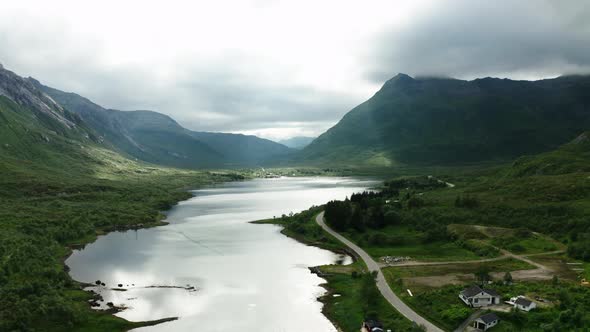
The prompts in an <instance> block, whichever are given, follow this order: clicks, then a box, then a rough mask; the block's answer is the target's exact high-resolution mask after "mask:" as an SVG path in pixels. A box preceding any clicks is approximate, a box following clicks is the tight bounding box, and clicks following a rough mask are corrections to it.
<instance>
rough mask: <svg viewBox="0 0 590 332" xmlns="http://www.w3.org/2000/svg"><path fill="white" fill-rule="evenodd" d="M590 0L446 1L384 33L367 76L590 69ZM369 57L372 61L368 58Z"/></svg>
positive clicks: (516, 74)
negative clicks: (397, 28)
mask: <svg viewBox="0 0 590 332" xmlns="http://www.w3.org/2000/svg"><path fill="white" fill-rule="evenodd" d="M588 17H590V6H588V2H587V1H483V0H453V1H441V2H438V3H437V6H436V8H432V9H431V10H429V12H428V14H427V15H421V16H419V17H416V18H413V19H412V20H411V23H410V24H408V25H405V26H404V27H403V28H402V29H401V30H395V31H393V30H392V31H387V32H385V33H383V34H382V35H380V36H379V37H378V38H377V39H376V42H375V47H374V48H373V49H372V50H371V52H369V57H370V59H371V60H372V63H373V65H372V66H370V67H369V68H368V70H367V76H368V77H369V78H370V79H372V80H374V81H377V82H382V81H384V80H386V79H388V78H390V77H391V76H393V74H395V73H397V72H405V73H409V74H413V75H441V76H453V77H462V78H474V77H481V76H507V77H515V78H519V77H546V76H552V75H559V74H570V73H581V72H584V73H586V72H588V71H589V70H590V56H588V55H589V54H590V20H588ZM367 60H368V59H367Z"/></svg>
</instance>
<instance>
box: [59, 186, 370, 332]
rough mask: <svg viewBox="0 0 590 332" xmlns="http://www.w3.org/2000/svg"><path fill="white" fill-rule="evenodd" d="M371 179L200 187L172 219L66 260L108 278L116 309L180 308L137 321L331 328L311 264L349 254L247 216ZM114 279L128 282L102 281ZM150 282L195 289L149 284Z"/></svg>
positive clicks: (133, 315) (136, 316)
mask: <svg viewBox="0 0 590 332" xmlns="http://www.w3.org/2000/svg"><path fill="white" fill-rule="evenodd" d="M374 184H375V182H372V181H367V180H358V179H350V178H280V179H259V180H253V181H247V182H239V183H229V184H224V185H220V186H216V187H213V188H209V189H202V190H196V191H194V195H195V197H193V198H191V199H189V200H187V201H184V202H181V203H179V204H178V205H177V206H176V207H174V208H173V209H172V210H171V211H170V212H169V214H168V218H167V221H169V222H170V225H168V226H164V227H157V228H152V229H146V230H139V231H129V232H125V233H111V234H109V235H107V236H103V237H100V238H99V239H98V240H97V241H96V242H95V243H93V244H90V245H88V246H87V247H86V248H85V249H84V250H81V251H75V252H74V254H73V255H72V256H71V257H70V258H69V259H68V260H67V262H66V263H67V265H68V266H69V267H70V268H71V272H70V274H71V275H72V277H73V278H74V279H76V280H79V281H85V282H94V281H95V280H97V279H100V280H102V281H103V282H105V283H106V284H107V288H105V289H99V291H100V292H101V294H102V295H103V297H104V298H105V302H108V301H112V302H113V303H114V304H115V305H124V306H127V307H128V309H126V310H124V311H122V312H120V313H119V314H118V316H121V317H123V318H126V319H129V320H132V321H139V320H151V319H158V318H164V317H171V316H179V317H180V319H179V320H178V321H174V322H170V323H166V324H161V325H157V326H154V327H149V328H144V329H140V330H146V331H277V332H278V331H293V332H301V331H318V332H320V331H321V332H324V331H335V329H334V327H333V326H332V324H331V323H330V322H329V321H328V320H327V319H326V318H325V317H324V316H323V315H322V314H321V306H322V305H321V303H319V302H318V301H317V300H316V298H317V297H318V296H320V295H322V294H323V293H324V289H323V288H321V287H320V286H319V285H320V284H321V283H323V282H324V280H323V279H321V278H319V277H317V276H316V275H314V274H311V273H310V272H309V270H308V267H309V266H316V265H323V264H330V263H335V262H337V261H339V260H342V259H343V258H345V259H349V258H348V257H342V256H340V255H337V254H334V253H331V252H329V251H326V250H321V249H318V248H315V247H310V246H306V245H303V244H300V243H298V242H296V241H294V240H292V239H290V238H287V237H286V236H283V235H282V234H280V233H279V232H280V228H279V227H277V226H273V225H254V224H249V223H248V221H252V220H259V219H264V218H271V217H273V216H277V217H278V216H280V215H281V214H283V213H285V214H288V213H289V212H298V211H301V210H304V209H307V208H309V207H310V206H312V205H319V204H323V203H326V202H327V201H329V200H332V199H343V198H344V197H345V196H350V194H351V193H353V192H357V191H361V190H363V189H366V188H368V187H370V186H372V185H374ZM117 284H123V288H126V289H128V290H127V291H124V292H120V291H112V290H109V289H108V288H109V287H117ZM127 285H128V286H127ZM154 285H158V286H184V287H186V286H187V285H190V286H191V287H195V290H187V289H175V288H146V287H148V286H154ZM359 324H360V323H359Z"/></svg>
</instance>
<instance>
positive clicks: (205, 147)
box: [30, 79, 291, 168]
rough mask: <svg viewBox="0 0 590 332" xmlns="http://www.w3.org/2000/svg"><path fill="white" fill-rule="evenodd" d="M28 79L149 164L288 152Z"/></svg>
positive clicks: (216, 162) (237, 161) (227, 160)
mask: <svg viewBox="0 0 590 332" xmlns="http://www.w3.org/2000/svg"><path fill="white" fill-rule="evenodd" d="M30 80H31V81H32V82H34V83H35V85H36V86H37V87H39V88H40V89H41V90H43V91H44V92H45V93H47V94H48V95H50V96H51V97H52V98H54V99H55V100H56V101H57V102H59V103H60V104H61V105H63V106H64V107H65V108H67V109H69V110H71V111H72V112H75V113H77V114H79V115H80V117H81V118H82V119H84V121H85V122H87V123H89V125H90V126H91V127H92V128H93V129H94V130H96V132H97V133H99V134H100V135H101V136H102V137H103V138H104V140H105V141H107V142H108V143H109V144H111V145H112V146H113V147H115V148H116V149H118V150H119V151H121V152H124V153H126V154H128V155H130V156H133V157H135V158H138V159H141V160H144V161H148V162H151V163H156V164H161V165H168V166H175V167H186V168H191V167H234V166H236V167H238V166H257V165H261V164H265V163H268V162H271V161H273V160H274V159H276V158H279V157H283V156H286V155H288V154H290V153H291V150H290V149H289V148H287V147H285V146H283V145H281V144H278V143H275V142H272V141H269V140H266V139H261V138H258V137H256V136H246V135H239V134H226V133H207V132H194V131H191V130H188V129H185V128H183V127H182V126H180V125H179V124H178V123H177V122H176V121H174V120H173V119H172V118H170V117H169V116H167V115H164V114H160V113H157V112H152V111H118V110H109V109H105V108H103V107H101V106H99V105H97V104H95V103H93V102H91V101H90V100H88V99H86V98H84V97H81V96H79V95H77V94H75V93H67V92H63V91H60V90H57V89H53V88H50V87H47V86H44V85H42V84H40V83H39V82H37V81H35V80H34V79H30Z"/></svg>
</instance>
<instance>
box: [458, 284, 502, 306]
mask: <svg viewBox="0 0 590 332" xmlns="http://www.w3.org/2000/svg"><path fill="white" fill-rule="evenodd" d="M459 298H460V299H461V301H463V302H465V304H467V305H468V306H470V307H473V308H479V307H485V306H489V305H494V304H499V303H500V300H501V297H500V294H498V293H497V292H496V291H495V290H493V289H482V288H480V287H479V286H471V287H469V288H466V289H464V290H462V291H461V292H460V293H459Z"/></svg>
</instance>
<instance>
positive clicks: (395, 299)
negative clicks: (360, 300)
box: [315, 211, 443, 332]
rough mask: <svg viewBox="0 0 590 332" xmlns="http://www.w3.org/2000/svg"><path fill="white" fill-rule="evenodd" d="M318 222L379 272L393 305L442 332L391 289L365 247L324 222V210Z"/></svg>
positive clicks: (381, 287)
mask: <svg viewBox="0 0 590 332" xmlns="http://www.w3.org/2000/svg"><path fill="white" fill-rule="evenodd" d="M315 220H316V222H317V223H318V225H320V226H321V227H322V228H323V229H324V231H326V232H328V233H330V234H331V235H332V236H334V237H335V238H337V239H338V240H340V242H342V243H344V244H345V245H346V246H347V247H349V248H350V249H352V250H353V251H354V252H355V253H356V254H357V255H358V256H359V257H360V258H361V259H362V260H363V261H364V262H365V264H367V267H368V269H369V271H371V272H373V271H376V272H377V288H379V291H380V292H381V294H382V295H383V297H384V298H385V299H386V300H387V301H388V302H389V303H391V305H392V306H393V307H394V308H395V309H396V310H397V311H398V312H399V313H400V314H402V315H404V316H405V317H406V318H407V319H409V320H411V321H413V322H415V323H416V324H418V325H422V326H424V327H425V328H426V331H428V332H442V331H443V330H441V329H440V328H438V327H436V325H434V324H432V323H430V322H429V321H428V320H426V319H425V318H424V317H422V316H420V315H418V314H417V313H416V312H415V311H414V310H412V308H410V307H408V305H406V304H405V303H404V302H403V301H402V300H401V299H400V298H399V297H398V296H397V295H395V293H394V292H393V291H392V290H391V288H390V287H389V285H388V284H387V281H385V277H384V276H383V273H382V272H381V268H380V267H379V264H377V262H375V261H374V260H373V258H372V257H371V256H369V254H367V253H366V252H365V251H364V250H363V249H361V248H360V247H359V246H357V245H356V244H354V243H352V242H351V241H350V240H348V239H347V238H345V237H344V236H342V235H340V234H339V233H337V232H335V231H334V230H332V229H331V228H330V227H329V226H328V225H326V223H325V222H324V212H323V211H322V213H320V214H318V215H317V217H316V219H315Z"/></svg>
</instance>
